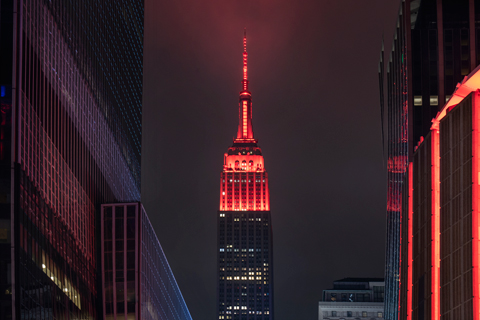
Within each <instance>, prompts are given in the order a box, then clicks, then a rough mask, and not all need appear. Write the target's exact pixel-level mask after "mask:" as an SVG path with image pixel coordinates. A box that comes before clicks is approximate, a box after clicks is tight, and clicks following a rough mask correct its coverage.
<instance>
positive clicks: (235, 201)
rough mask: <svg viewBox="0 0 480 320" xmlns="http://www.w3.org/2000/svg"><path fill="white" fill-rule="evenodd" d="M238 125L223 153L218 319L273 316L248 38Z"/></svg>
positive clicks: (264, 184) (264, 182) (264, 183)
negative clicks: (248, 74) (249, 69)
mask: <svg viewBox="0 0 480 320" xmlns="http://www.w3.org/2000/svg"><path fill="white" fill-rule="evenodd" d="M243 45H244V52H243V81H242V91H241V92H240V103H239V115H238V118H239V125H238V132H237V137H236V138H235V139H234V140H233V146H231V147H230V148H228V152H227V153H226V154H225V156H224V165H223V171H222V174H221V177H220V210H219V211H218V217H217V218H218V227H217V228H218V248H217V249H218V300H217V303H218V319H219V320H222V319H234V320H235V319H238V320H243V319H245V320H247V319H249V320H253V319H255V320H257V319H264V320H265V319H269V320H271V319H273V256H272V224H271V216H270V198H269V191H268V175H267V172H266V171H265V166H264V163H263V156H262V150H261V149H260V147H258V146H257V140H256V139H255V138H254V136H253V128H252V95H251V93H250V91H248V78H247V39H246V35H245V37H244V39H243Z"/></svg>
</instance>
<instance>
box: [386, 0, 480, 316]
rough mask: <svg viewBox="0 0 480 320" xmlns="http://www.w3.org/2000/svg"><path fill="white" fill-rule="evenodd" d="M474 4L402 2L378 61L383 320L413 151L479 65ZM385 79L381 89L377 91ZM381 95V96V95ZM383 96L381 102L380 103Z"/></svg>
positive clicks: (392, 301) (394, 294) (479, 17)
mask: <svg viewBox="0 0 480 320" xmlns="http://www.w3.org/2000/svg"><path fill="white" fill-rule="evenodd" d="M479 21H480V2H479V1H474V0H460V1H459V0H455V1H454V0H422V1H420V0H406V1H402V2H401V4H400V11H399V17H398V23H397V27H396V29H395V34H394V37H393V39H394V40H393V45H392V51H391V53H390V56H389V59H388V60H384V56H383V52H382V57H381V60H380V68H379V72H380V92H381V93H382V96H381V105H382V106H383V103H384V101H385V100H386V102H387V125H388V130H387V145H388V151H387V152H388V167H387V170H388V173H387V174H388V191H387V233H386V241H387V243H386V267H385V268H386V269H385V317H386V318H387V319H397V318H398V312H399V305H398V302H399V284H400V283H401V282H404V281H402V280H401V279H400V247H401V246H403V245H408V243H407V242H404V243H403V244H402V243H401V230H402V229H401V228H402V226H401V211H402V204H405V203H407V202H406V200H405V199H403V198H402V193H403V190H404V187H403V186H402V185H403V181H404V178H405V173H406V170H407V165H408V163H409V162H410V161H412V157H413V149H414V147H415V145H416V144H417V142H418V141H419V140H420V137H422V136H426V135H427V134H428V133H429V132H430V127H431V121H432V119H433V118H435V116H436V114H437V112H438V110H439V108H441V107H443V105H444V104H445V103H446V102H447V101H448V100H449V99H450V97H451V95H452V93H453V91H454V90H455V86H456V84H457V83H458V82H461V81H462V79H463V78H464V77H465V76H466V75H468V74H469V73H470V72H471V71H472V70H473V69H475V66H477V65H478V64H479V63H480V54H479V53H480V41H479V39H480V32H479V29H478V28H477V27H475V25H476V23H478V22H479ZM383 79H386V88H383V86H384V81H383ZM383 94H385V95H386V97H384V96H383ZM385 98H386V99H385Z"/></svg>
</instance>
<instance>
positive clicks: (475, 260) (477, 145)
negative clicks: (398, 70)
mask: <svg viewBox="0 0 480 320" xmlns="http://www.w3.org/2000/svg"><path fill="white" fill-rule="evenodd" d="M477 69H478V68H477ZM477 69H476V70H477ZM477 73H480V72H477ZM477 73H475V75H474V78H475V76H477V78H479V79H478V82H476V83H475V85H477V88H480V75H477ZM458 89H460V88H458ZM458 89H457V91H458ZM476 91H477V95H478V94H479V90H478V89H477V90H476ZM474 101H475V104H474V105H473V106H472V113H473V115H472V131H473V132H472V155H473V157H472V267H473V271H472V286H473V320H480V270H479V268H480V265H479V254H480V251H479V241H480V238H479V237H480V235H479V228H480V225H479V219H478V215H479V214H480V208H479V203H480V202H479V200H478V197H479V195H480V186H479V184H480V103H479V99H478V98H477V99H474Z"/></svg>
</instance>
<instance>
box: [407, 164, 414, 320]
mask: <svg viewBox="0 0 480 320" xmlns="http://www.w3.org/2000/svg"><path fill="white" fill-rule="evenodd" d="M412 222H413V163H412V162H410V164H409V165H408V231H407V233H408V236H407V237H408V246H407V250H408V252H407V266H408V269H407V320H411V319H412V290H413V257H412V256H413V252H412V250H413V245H412V244H413V223H412Z"/></svg>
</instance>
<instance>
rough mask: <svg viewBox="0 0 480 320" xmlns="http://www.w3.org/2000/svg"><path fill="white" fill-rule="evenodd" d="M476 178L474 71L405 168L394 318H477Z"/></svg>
mask: <svg viewBox="0 0 480 320" xmlns="http://www.w3.org/2000/svg"><path fill="white" fill-rule="evenodd" d="M479 172H480V67H477V68H476V69H475V70H474V71H473V72H472V73H471V74H470V75H469V76H468V77H466V78H465V79H464V80H463V81H462V83H461V84H459V85H458V86H457V89H456V91H455V92H454V93H453V95H452V96H451V98H450V99H449V101H448V103H447V104H446V105H445V106H444V107H443V108H442V110H441V111H440V112H438V114H437V116H436V117H435V118H434V120H433V122H432V125H431V130H430V133H428V134H427V135H426V137H425V138H424V139H421V141H420V142H419V144H418V146H417V147H416V148H415V152H414V156H413V159H412V162H410V163H409V165H408V175H406V176H407V178H406V180H405V185H408V187H407V188H405V189H404V194H405V196H404V198H408V200H407V202H408V204H406V207H408V210H402V212H403V213H402V247H401V252H402V261H401V274H402V275H401V282H400V301H399V314H400V319H402V320H403V319H405V320H410V319H426V320H439V319H447V320H450V319H452V320H453V319H472V320H474V319H480V294H479V293H480V268H479V258H478V257H479V255H480V233H479V228H480V223H479V219H478V214H479V211H480V206H479V204H480V202H479V195H480V188H479V185H480V181H479V177H480V176H479ZM406 195H408V197H406ZM404 222H405V223H404ZM404 239H407V240H408V241H404ZM403 243H408V245H406V246H404V245H403ZM405 260H406V261H405Z"/></svg>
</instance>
